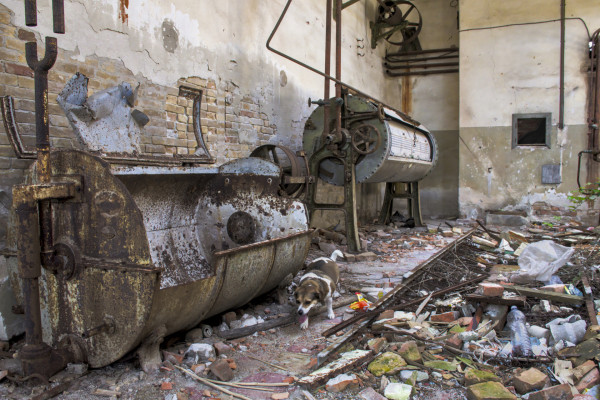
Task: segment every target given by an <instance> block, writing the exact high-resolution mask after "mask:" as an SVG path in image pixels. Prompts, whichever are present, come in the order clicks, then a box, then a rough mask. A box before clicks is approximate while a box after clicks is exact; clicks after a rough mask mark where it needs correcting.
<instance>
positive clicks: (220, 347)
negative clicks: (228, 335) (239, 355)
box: [213, 342, 233, 356]
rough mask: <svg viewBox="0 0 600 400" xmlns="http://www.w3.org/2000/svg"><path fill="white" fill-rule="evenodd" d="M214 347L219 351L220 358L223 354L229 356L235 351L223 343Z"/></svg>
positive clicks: (218, 343) (217, 343)
mask: <svg viewBox="0 0 600 400" xmlns="http://www.w3.org/2000/svg"><path fill="white" fill-rule="evenodd" d="M213 347H214V348H215V350H216V351H217V355H218V356H220V355H222V354H228V353H231V352H232V351H233V348H232V347H231V346H228V345H226V344H225V343H223V342H216V343H214V344H213Z"/></svg>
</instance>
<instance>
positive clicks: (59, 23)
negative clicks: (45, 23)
mask: <svg viewBox="0 0 600 400" xmlns="http://www.w3.org/2000/svg"><path fill="white" fill-rule="evenodd" d="M52 22H53V27H54V33H65V0H52Z"/></svg>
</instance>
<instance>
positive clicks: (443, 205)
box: [388, 0, 459, 218]
mask: <svg viewBox="0 0 600 400" xmlns="http://www.w3.org/2000/svg"><path fill="white" fill-rule="evenodd" d="M415 5H416V6H417V8H418V10H419V11H420V13H421V16H422V19H423V28H422V30H421V33H420V34H419V42H420V44H421V47H422V48H423V50H431V49H441V48H449V47H459V42H458V39H459V34H458V27H457V12H458V7H456V6H453V3H452V2H449V1H448V2H442V3H441V2H439V1H436V0H419V1H416V2H415ZM388 49H389V51H397V49H394V47H393V46H390V47H388ZM443 61H448V60H443ZM388 79H390V80H392V81H395V82H394V84H396V85H400V87H402V90H403V95H404V96H405V99H407V100H405V103H404V104H403V106H404V110H403V111H405V112H406V113H408V114H410V115H412V116H413V117H414V118H415V119H416V120H418V121H419V122H421V123H422V124H423V125H425V126H426V127H427V128H428V129H429V130H430V131H431V132H432V133H433V134H434V136H435V137H436V139H437V142H438V150H439V151H438V164H437V166H436V168H434V169H433V171H432V172H431V174H430V175H428V176H427V177H426V178H425V179H423V181H421V182H420V184H419V188H420V191H421V208H422V214H423V217H425V218H428V217H456V216H457V215H458V115H459V110H458V109H459V107H458V105H459V96H458V95H459V87H458V73H449V74H436V75H425V76H412V77H409V78H388ZM397 202H398V203H399V204H398V208H402V207H403V206H404V205H405V204H404V203H406V202H403V201H401V200H397Z"/></svg>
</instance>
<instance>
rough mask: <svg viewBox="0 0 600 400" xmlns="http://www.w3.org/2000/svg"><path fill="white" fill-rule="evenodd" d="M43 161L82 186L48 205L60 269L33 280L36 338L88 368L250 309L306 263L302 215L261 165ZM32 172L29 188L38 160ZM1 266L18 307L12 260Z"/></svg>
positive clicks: (83, 157)
mask: <svg viewBox="0 0 600 400" xmlns="http://www.w3.org/2000/svg"><path fill="white" fill-rule="evenodd" d="M50 161H51V163H50V165H51V176H52V177H53V179H54V180H59V181H61V180H62V181H75V182H77V183H78V185H79V187H80V190H79V192H78V193H77V195H76V196H75V197H74V198H71V199H69V200H64V201H62V200H56V201H53V202H52V232H53V236H54V238H53V242H54V249H55V250H56V253H57V255H58V257H60V258H61V260H62V261H63V265H64V267H63V268H61V269H60V271H59V272H57V273H52V272H50V271H48V270H47V269H43V272H42V277H41V278H40V300H41V309H42V310H41V311H42V327H43V337H44V341H45V342H46V343H48V344H51V345H54V346H61V345H64V343H65V342H69V343H70V345H71V347H72V345H73V343H75V344H76V345H77V347H78V348H79V349H80V350H81V353H82V354H81V357H82V358H83V359H84V360H85V361H87V362H88V363H89V364H90V366H92V367H101V366H104V365H107V364H109V363H111V362H113V361H115V360H118V359H119V358H120V357H122V356H123V355H124V354H126V353H127V352H129V351H131V350H132V349H134V348H135V347H136V346H138V345H140V344H141V343H144V342H149V343H160V340H161V338H162V337H164V336H165V335H168V334H170V333H173V332H176V331H179V330H182V329H187V328H191V327H194V326H196V325H197V324H198V323H199V322H200V321H202V320H203V319H205V318H207V317H209V316H211V315H214V314H217V313H220V312H222V311H225V310H227V309H229V308H234V307H239V306H241V305H243V304H245V303H247V302H248V301H250V300H251V299H252V298H254V297H256V296H258V295H260V294H263V293H266V292H267V291H269V290H271V289H273V288H274V287H276V286H277V285H278V284H279V283H280V282H281V281H282V280H283V279H284V278H285V277H286V275H288V274H290V273H291V274H294V273H296V272H297V271H298V270H299V269H300V268H301V267H302V265H303V262H304V260H305V258H306V255H307V252H308V248H309V245H310V231H309V230H308V222H307V213H306V209H305V207H304V205H303V204H302V203H300V202H298V201H295V200H293V199H290V198H287V197H282V196H280V195H279V194H278V190H279V185H280V179H281V171H280V168H279V167H278V166H277V165H275V164H273V163H271V162H269V161H266V160H263V159H259V158H247V159H240V160H235V161H232V162H229V163H227V164H224V165H222V166H220V167H215V168H204V169H201V168H197V169H192V170H191V171H192V172H190V169H189V168H188V169H183V168H171V169H165V168H162V169H152V168H144V167H130V168H125V169H122V170H120V171H119V172H118V173H116V172H115V171H114V170H111V166H110V165H109V164H108V163H106V162H104V161H103V160H101V159H100V158H98V157H96V156H94V155H91V154H89V153H86V152H80V151H53V152H52V153H51V160H50ZM31 172H32V173H31V178H29V183H36V182H35V181H34V178H33V177H35V176H36V173H35V164H34V168H33V170H32V171H31ZM13 225H14V224H13ZM12 228H13V229H12V230H14V228H15V227H14V226H13V227H12ZM11 240H12V243H11V244H10V246H11V247H12V248H13V249H16V243H15V235H14V232H13V234H12V235H11ZM8 261H9V268H10V271H11V281H12V283H13V287H14V289H15V293H17V297H19V300H20V301H22V294H21V282H22V281H21V279H20V278H19V276H18V265H17V260H16V258H15V257H9V259H8Z"/></svg>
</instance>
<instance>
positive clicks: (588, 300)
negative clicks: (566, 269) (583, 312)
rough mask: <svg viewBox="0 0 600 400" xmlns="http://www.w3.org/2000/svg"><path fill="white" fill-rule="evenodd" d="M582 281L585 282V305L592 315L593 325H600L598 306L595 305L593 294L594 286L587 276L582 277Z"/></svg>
mask: <svg viewBox="0 0 600 400" xmlns="http://www.w3.org/2000/svg"><path fill="white" fill-rule="evenodd" d="M581 283H583V296H584V297H585V307H586V308H587V311H588V314H589V316H590V322H591V323H592V325H598V316H597V314H596V308H595V307H594V296H593V295H592V287H591V286H590V281H589V280H588V277H587V276H585V275H584V276H582V277H581Z"/></svg>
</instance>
